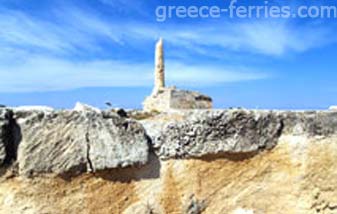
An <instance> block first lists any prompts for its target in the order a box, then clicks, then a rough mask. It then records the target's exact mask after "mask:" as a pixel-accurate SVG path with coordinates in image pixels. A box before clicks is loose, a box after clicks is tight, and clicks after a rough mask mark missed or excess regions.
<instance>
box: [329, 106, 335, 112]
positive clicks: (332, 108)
mask: <svg viewBox="0 0 337 214" xmlns="http://www.w3.org/2000/svg"><path fill="white" fill-rule="evenodd" d="M329 110H331V111H337V106H330V107H329Z"/></svg>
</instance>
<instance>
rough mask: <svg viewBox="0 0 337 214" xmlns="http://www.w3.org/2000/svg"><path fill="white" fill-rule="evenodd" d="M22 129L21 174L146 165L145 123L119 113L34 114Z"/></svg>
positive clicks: (24, 121) (66, 112)
mask: <svg viewBox="0 0 337 214" xmlns="http://www.w3.org/2000/svg"><path fill="white" fill-rule="evenodd" d="M17 121H18V123H19V126H20V128H21V135H22V136H21V138H22V140H21V142H20V145H19V151H18V163H19V172H20V174H22V175H26V176H31V175H35V174H39V173H56V174H64V173H79V172H85V171H96V170H103V169H110V168H116V167H126V166H132V165H135V164H144V163H146V162H147V158H148V145H147V136H146V134H145V131H144V129H143V128H142V126H141V125H139V124H138V123H136V122H135V121H130V120H126V119H124V118H121V117H119V116H118V115H117V114H113V113H97V112H94V111H91V112H90V111H54V112H51V113H46V112H34V113H32V114H30V115H29V116H28V117H25V118H18V119H17Z"/></svg>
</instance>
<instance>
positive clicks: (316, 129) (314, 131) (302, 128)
mask: <svg viewBox="0 0 337 214" xmlns="http://www.w3.org/2000/svg"><path fill="white" fill-rule="evenodd" d="M276 114H277V115H278V116H279V117H280V118H281V119H282V121H283V124H284V129H283V132H284V134H292V135H298V136H299V135H303V136H330V135H334V134H337V112H335V111H280V112H276Z"/></svg>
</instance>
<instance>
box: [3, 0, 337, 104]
mask: <svg viewBox="0 0 337 214" xmlns="http://www.w3.org/2000/svg"><path fill="white" fill-rule="evenodd" d="M205 2H206V3H205ZM239 2H240V1H239ZM241 2H243V4H248V3H247V2H250V3H251V2H252V1H241ZM254 2H255V3H256V2H259V1H254ZM281 2H282V4H287V3H289V4H295V3H297V4H301V3H302V2H303V3H306V4H311V1H302V2H301V1H297V2H296V1H270V4H280V3H281ZM313 2H315V4H321V3H322V2H323V1H313ZM324 2H327V3H329V5H331V4H336V3H334V2H333V1H324ZM201 4H207V5H219V6H226V5H228V1H225V0H223V1H218V0H214V1H200V0H195V1H187V0H179V1H178V0H156V1H155V0H148V1H139V0H137V1H136V0H68V1H64V0H45V1H38V0H0V29H1V30H0V103H2V104H6V105H9V106H18V105H50V106H53V107H55V108H71V107H73V106H74V104H75V102H76V101H81V102H85V103H89V104H92V105H95V106H98V107H104V103H105V101H110V102H112V103H113V105H114V106H116V107H124V108H141V102H142V100H143V99H144V98H145V96H147V95H149V94H150V93H151V88H152V84H153V59H154V53H153V51H154V44H155V41H156V40H157V39H158V38H159V37H163V38H164V41H165V51H166V52H165V54H166V67H167V71H166V72H167V82H168V84H169V85H177V86H178V87H179V88H185V89H191V90H197V91H200V92H203V93H206V94H208V95H210V96H212V97H213V99H214V104H215V107H216V108H227V107H239V106H240V107H246V108H271V109H322V108H323V109H324V108H328V107H329V106H330V105H334V104H337V85H336V82H337V69H336V68H337V61H336V55H337V48H336V47H337V37H336V33H337V26H336V24H337V23H336V21H337V20H335V19H330V20H328V19H310V18H308V19H266V18H265V19H229V18H226V17H223V18H219V19H178V18H173V19H170V20H168V21H166V22H157V21H156V16H155V8H156V7H157V6H159V5H187V6H188V5H201Z"/></svg>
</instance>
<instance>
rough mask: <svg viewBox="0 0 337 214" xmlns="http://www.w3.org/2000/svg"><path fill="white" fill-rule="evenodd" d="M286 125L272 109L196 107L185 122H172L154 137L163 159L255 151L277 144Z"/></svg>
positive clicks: (155, 145) (155, 144)
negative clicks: (199, 108) (207, 108)
mask: <svg viewBox="0 0 337 214" xmlns="http://www.w3.org/2000/svg"><path fill="white" fill-rule="evenodd" d="M282 128H283V125H282V122H281V119H280V118H279V117H277V115H275V114H273V113H271V112H268V111H259V112H254V111H246V110H229V111H226V110H223V111H221V110H215V111H201V110H200V111H194V112H193V113H191V115H190V116H189V117H188V118H187V119H186V120H184V121H182V122H176V123H171V124H168V125H167V126H166V127H165V128H163V130H162V131H161V133H160V134H159V135H157V137H155V138H154V139H153V144H154V147H155V148H156V149H157V153H158V155H159V156H160V157H161V158H162V159H167V158H189V157H202V156H205V155H212V154H213V155H214V154H215V155H216V154H221V153H251V152H257V151H259V150H261V149H270V148H273V147H274V146H275V145H276V144H277V141H278V137H279V135H280V134H281V131H282Z"/></svg>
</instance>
